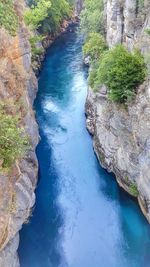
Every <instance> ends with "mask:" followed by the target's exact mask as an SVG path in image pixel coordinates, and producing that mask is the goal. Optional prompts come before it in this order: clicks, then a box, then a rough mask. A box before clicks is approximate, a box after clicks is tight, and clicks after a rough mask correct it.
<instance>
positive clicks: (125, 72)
mask: <svg viewBox="0 0 150 267" xmlns="http://www.w3.org/2000/svg"><path fill="white" fill-rule="evenodd" d="M98 65H99V67H97V69H96V70H94V73H96V74H95V75H94V79H93V80H94V81H93V84H92V86H94V87H98V86H99V85H100V84H105V85H106V86H107V88H108V95H109V98H110V99H111V100H112V101H114V102H118V103H125V102H128V101H131V100H132V99H133V97H134V95H135V93H136V89H137V87H138V86H139V85H140V84H142V83H143V81H144V79H145V77H146V73H147V69H146V65H145V62H144V58H143V56H142V55H141V54H140V52H139V51H135V52H134V53H133V54H132V53H130V52H129V51H128V50H127V49H126V48H125V47H124V46H122V45H117V46H116V47H114V48H113V49H110V50H109V51H108V52H105V53H104V55H103V57H102V59H101V61H100V62H99V64H98Z"/></svg>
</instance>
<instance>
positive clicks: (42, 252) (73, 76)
mask: <svg viewBox="0 0 150 267" xmlns="http://www.w3.org/2000/svg"><path fill="white" fill-rule="evenodd" d="M86 95H87V71H86V69H85V68H84V66H83V62H82V37H81V35H80V33H78V32H76V30H75V29H74V30H73V29H72V30H70V31H68V32H67V33H65V34H63V35H62V36H61V37H59V38H58V39H57V40H56V41H55V42H54V43H53V45H52V46H51V47H50V48H49V50H48V52H47V56H46V59H45V61H44V63H43V67H42V71H41V74H40V79H39V92H38V94H37V98H36V101H35V110H36V117H37V121H38V123H39V127H40V135H41V141H40V143H39V145H38V147H37V156H38V159H39V165H40V171H39V184H38V187H37V190H36V198H37V200H36V205H35V208H34V210H33V215H32V217H31V219H30V223H29V224H27V225H24V226H23V229H22V231H21V240H20V247H19V256H20V263H21V267H150V225H149V224H148V223H147V221H146V220H145V218H144V217H143V215H142V213H141V211H140V209H139V207H138V205H137V203H136V201H135V200H134V199H132V198H130V197H129V196H128V195H127V194H126V193H125V192H123V191H122V190H121V189H120V188H119V186H118V185H117V183H116V181H115V179H114V177H113V176H112V175H110V174H108V173H107V172H106V171H105V170H103V169H102V168H101V167H100V166H99V163H98V161H97V159H96V156H95V154H94V151H93V148H92V140H91V137H90V135H89V134H88V132H87V130H86V124H85V115H84V105H85V100H86Z"/></svg>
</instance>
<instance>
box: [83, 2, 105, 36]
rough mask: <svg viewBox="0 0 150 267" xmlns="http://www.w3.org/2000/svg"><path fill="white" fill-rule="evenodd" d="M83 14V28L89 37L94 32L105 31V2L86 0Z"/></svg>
mask: <svg viewBox="0 0 150 267" xmlns="http://www.w3.org/2000/svg"><path fill="white" fill-rule="evenodd" d="M84 6H85V8H84V10H83V11H82V13H81V27H82V29H83V31H84V32H85V34H86V36H88V35H89V34H90V33H92V32H103V31H104V18H103V10H104V4H103V0H85V1H84Z"/></svg>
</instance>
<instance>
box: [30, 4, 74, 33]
mask: <svg viewBox="0 0 150 267" xmlns="http://www.w3.org/2000/svg"><path fill="white" fill-rule="evenodd" d="M70 15H71V4H70V1H67V0H34V1H32V5H31V8H30V9H28V10H27V11H26V13H25V22H26V24H27V25H30V27H31V28H32V29H34V30H35V29H37V30H39V31H40V32H42V33H49V32H56V31H57V30H58V28H59V27H60V24H61V22H62V20H63V19H65V18H68V17H69V16H70Z"/></svg>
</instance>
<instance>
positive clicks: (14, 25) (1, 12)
mask: <svg viewBox="0 0 150 267" xmlns="http://www.w3.org/2000/svg"><path fill="white" fill-rule="evenodd" d="M0 27H4V28H5V29H6V30H7V31H8V32H9V33H10V34H11V35H13V36H14V35H16V32H17V29H18V18H17V15H16V13H15V10H14V1H13V0H1V1H0Z"/></svg>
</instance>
